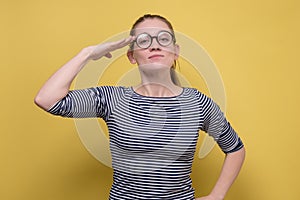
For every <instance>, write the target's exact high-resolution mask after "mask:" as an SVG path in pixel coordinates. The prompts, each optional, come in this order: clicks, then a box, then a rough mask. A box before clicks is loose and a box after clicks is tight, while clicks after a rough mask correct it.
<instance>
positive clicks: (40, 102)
mask: <svg viewBox="0 0 300 200" xmlns="http://www.w3.org/2000/svg"><path fill="white" fill-rule="evenodd" d="M34 103H35V105H37V106H38V107H40V108H42V109H43V110H49V108H50V106H49V104H48V103H47V98H46V97H43V96H42V95H40V94H37V95H36V96H35V98H34Z"/></svg>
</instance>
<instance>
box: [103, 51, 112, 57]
mask: <svg viewBox="0 0 300 200" xmlns="http://www.w3.org/2000/svg"><path fill="white" fill-rule="evenodd" d="M104 56H105V57H107V58H111V57H112V55H111V53H109V52H108V53H107V54H105V55H104Z"/></svg>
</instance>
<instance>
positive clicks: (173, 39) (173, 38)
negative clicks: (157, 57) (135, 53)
mask: <svg viewBox="0 0 300 200" xmlns="http://www.w3.org/2000/svg"><path fill="white" fill-rule="evenodd" d="M163 33H168V34H169V35H170V36H171V42H170V43H169V44H167V45H164V44H161V43H160V41H159V40H158V37H159V35H161V34H163ZM141 35H147V36H149V38H150V39H151V41H150V43H149V45H148V46H147V47H141V46H140V45H139V44H138V43H137V40H138V38H139V37H140V36H141ZM153 38H155V39H156V42H157V43H158V44H159V45H160V46H162V47H167V46H169V45H170V44H172V42H173V43H174V44H175V43H176V39H175V36H174V34H173V33H171V32H170V31H165V30H163V31H159V32H158V34H157V35H156V36H151V35H150V34H149V33H146V32H144V33H140V34H139V35H138V36H137V37H136V39H135V40H134V41H133V42H132V47H133V44H134V43H136V45H137V46H138V47H139V48H141V49H148V48H149V47H150V46H151V45H152V43H153Z"/></svg>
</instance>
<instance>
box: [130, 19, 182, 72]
mask: <svg viewBox="0 0 300 200" xmlns="http://www.w3.org/2000/svg"><path fill="white" fill-rule="evenodd" d="M163 31H168V32H170V33H171V32H172V31H171V30H170V29H169V27H168V25H167V24H166V23H165V22H163V21H161V20H160V19H155V18H154V19H146V20H145V21H143V22H141V23H139V24H138V25H137V26H136V28H135V36H136V37H137V36H139V35H140V34H142V33H147V34H149V36H151V37H152V43H151V45H150V44H149V45H150V46H149V47H148V48H141V47H139V46H138V45H137V43H136V42H135V43H134V44H133V50H131V51H128V53H127V56H128V58H129V60H130V62H131V63H132V64H136V63H137V64H138V65H139V66H140V67H141V66H153V64H156V66H161V67H168V68H170V67H171V66H172V65H173V63H174V60H176V59H177V58H178V53H179V46H178V45H175V44H174V42H173V41H172V42H171V43H170V44H169V45H167V46H165V45H161V44H163V43H164V42H165V40H166V39H167V38H165V37H166V36H164V32H163ZM158 35H160V37H159V38H161V39H160V41H161V42H160V43H161V44H159V43H158V41H157V40H159V39H158V38H157V36H158ZM148 39H149V37H148ZM150 40H151V38H150ZM140 41H141V44H142V42H144V39H141V40H140ZM145 41H146V40H145ZM148 42H149V40H148Z"/></svg>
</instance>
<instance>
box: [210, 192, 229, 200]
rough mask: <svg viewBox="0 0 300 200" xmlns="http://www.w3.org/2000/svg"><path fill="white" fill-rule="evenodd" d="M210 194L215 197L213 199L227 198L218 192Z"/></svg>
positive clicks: (221, 199)
mask: <svg viewBox="0 0 300 200" xmlns="http://www.w3.org/2000/svg"><path fill="white" fill-rule="evenodd" d="M209 196H210V197H211V198H212V199H213V200H223V199H224V198H225V196H224V195H221V194H217V193H214V192H212V193H210V194H209Z"/></svg>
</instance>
